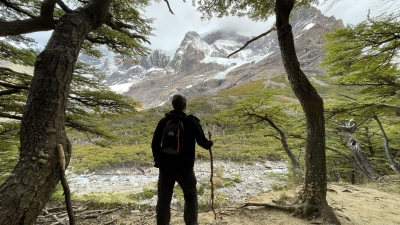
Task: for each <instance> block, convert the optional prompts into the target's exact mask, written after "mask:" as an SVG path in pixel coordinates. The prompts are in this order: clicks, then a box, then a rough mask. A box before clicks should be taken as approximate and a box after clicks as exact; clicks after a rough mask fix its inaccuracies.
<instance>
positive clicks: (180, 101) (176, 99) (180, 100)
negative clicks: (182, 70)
mask: <svg viewBox="0 0 400 225" xmlns="http://www.w3.org/2000/svg"><path fill="white" fill-rule="evenodd" d="M186 101H187V100H186V98H185V96H183V95H180V94H176V95H174V96H173V97H172V107H174V109H176V110H183V109H184V108H185V105H186Z"/></svg>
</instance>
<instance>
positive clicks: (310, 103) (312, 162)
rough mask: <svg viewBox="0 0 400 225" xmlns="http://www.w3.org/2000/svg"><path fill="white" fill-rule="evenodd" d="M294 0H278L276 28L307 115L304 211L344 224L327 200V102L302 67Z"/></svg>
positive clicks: (328, 220)
mask: <svg viewBox="0 0 400 225" xmlns="http://www.w3.org/2000/svg"><path fill="white" fill-rule="evenodd" d="M293 6H294V0H276V8H275V13H276V27H277V32H278V41H279V46H280V50H281V55H282V59H283V64H284V67H285V71H286V73H287V76H288V80H289V82H290V85H291V88H292V90H293V92H294V94H295V95H296V97H297V98H298V99H299V101H300V104H301V106H302V108H303V110H304V113H305V116H306V129H307V138H306V152H305V161H306V171H305V186H304V193H303V194H304V196H303V197H304V199H303V200H304V208H303V212H302V213H303V214H304V215H305V216H307V217H310V216H318V215H321V214H322V216H323V219H324V223H325V224H341V223H340V221H339V220H338V219H337V217H336V216H335V214H334V212H333V210H332V209H331V208H330V207H329V206H328V203H327V201H326V191H327V180H326V179H327V178H326V155H325V120H324V103H323V100H322V98H321V97H320V96H319V95H318V93H317V91H316V90H315V88H314V87H313V86H312V84H311V83H310V81H309V80H308V78H307V77H306V75H305V74H304V73H303V71H302V70H301V68H300V64H299V61H298V59H297V56H296V50H295V46H294V41H293V33H292V27H291V26H290V24H289V15H290V12H291V11H292V9H293Z"/></svg>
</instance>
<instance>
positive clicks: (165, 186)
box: [151, 94, 213, 225]
mask: <svg viewBox="0 0 400 225" xmlns="http://www.w3.org/2000/svg"><path fill="white" fill-rule="evenodd" d="M186 102H187V100H186V98H185V97H184V96H183V95H180V94H177V95H174V96H173V97H172V106H173V110H172V111H170V112H169V113H166V114H165V117H164V118H162V119H161V120H160V122H159V123H158V125H157V127H156V130H155V131H154V135H153V141H152V143H151V148H152V151H153V157H154V166H155V167H157V168H159V177H158V186H157V187H158V190H157V192H158V199H157V206H156V213H157V217H156V219H157V225H168V224H169V222H170V219H171V209H170V206H171V200H172V194H173V190H174V186H175V182H177V183H178V184H179V186H180V187H181V189H182V191H183V194H184V200H185V204H184V216H183V217H184V221H185V224H186V225H197V224H198V200H197V188H196V183H197V180H196V176H195V173H194V170H193V167H194V161H195V146H196V143H197V144H198V145H199V146H201V147H203V148H204V149H210V148H211V146H212V145H213V141H212V140H208V139H207V138H206V137H205V135H204V131H203V129H202V127H201V125H200V120H199V119H198V118H197V117H195V116H193V115H186V113H185V111H186Z"/></svg>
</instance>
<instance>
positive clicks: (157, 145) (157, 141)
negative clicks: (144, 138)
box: [151, 120, 164, 162]
mask: <svg viewBox="0 0 400 225" xmlns="http://www.w3.org/2000/svg"><path fill="white" fill-rule="evenodd" d="M163 129H164V122H163V120H160V122H158V125H157V127H156V129H155V131H154V134H153V140H152V142H151V150H152V152H153V159H154V162H155V161H156V159H157V157H158V154H160V152H161V142H162V133H163Z"/></svg>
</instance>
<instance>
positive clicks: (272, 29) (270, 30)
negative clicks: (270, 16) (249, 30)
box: [227, 24, 276, 58]
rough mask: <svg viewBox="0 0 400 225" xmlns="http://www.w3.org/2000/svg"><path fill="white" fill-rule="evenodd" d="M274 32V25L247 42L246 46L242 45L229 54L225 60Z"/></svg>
mask: <svg viewBox="0 0 400 225" xmlns="http://www.w3.org/2000/svg"><path fill="white" fill-rule="evenodd" d="M274 30H276V27H275V24H274V25H273V26H272V27H271V29H269V30H268V31H267V32H264V33H262V34H260V35H258V36H257V37H255V38H253V39H251V40H249V41H247V42H246V44H244V45H243V46H242V47H241V48H239V49H238V50H236V51H234V52H232V53H231V54H229V55H228V56H227V58H229V57H231V56H232V55H234V54H236V53H238V52H240V51H242V50H243V49H244V48H246V46H247V45H249V44H250V43H251V42H254V41H256V40H257V39H259V38H261V37H264V36H266V35H268V34H269V33H271V32H272V31H274Z"/></svg>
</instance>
